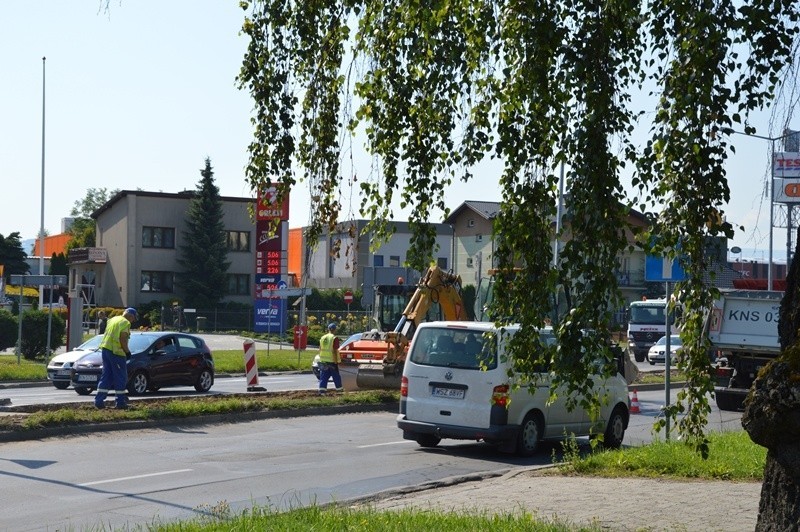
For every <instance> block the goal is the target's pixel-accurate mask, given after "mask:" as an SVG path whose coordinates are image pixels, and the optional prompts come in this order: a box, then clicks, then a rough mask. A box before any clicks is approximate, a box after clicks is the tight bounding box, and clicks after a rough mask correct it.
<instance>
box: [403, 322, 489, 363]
mask: <svg viewBox="0 0 800 532" xmlns="http://www.w3.org/2000/svg"><path fill="white" fill-rule="evenodd" d="M413 343H414V345H413V347H412V350H411V353H410V355H409V357H410V360H411V361H412V362H414V363H415V364H420V365H425V366H441V367H449V368H462V369H475V370H479V369H484V368H485V369H495V368H496V367H497V349H496V348H495V345H496V342H495V341H494V340H493V339H491V340H489V339H486V338H485V337H484V336H483V334H482V331H473V330H470V329H453V328H441V329H440V328H436V327H428V328H423V329H419V330H417V332H416V334H415V335H414V342H413Z"/></svg>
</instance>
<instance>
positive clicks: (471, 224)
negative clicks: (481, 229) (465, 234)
mask: <svg viewBox="0 0 800 532" xmlns="http://www.w3.org/2000/svg"><path fill="white" fill-rule="evenodd" d="M467 227H475V220H467Z"/></svg>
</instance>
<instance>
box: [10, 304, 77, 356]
mask: <svg viewBox="0 0 800 532" xmlns="http://www.w3.org/2000/svg"><path fill="white" fill-rule="evenodd" d="M49 318H50V313H49V312H47V311H43V310H27V311H25V312H24V313H23V314H22V342H21V345H20V353H21V354H22V356H23V357H25V359H26V360H35V359H37V358H42V359H43V358H45V357H46V355H47V325H48V320H49ZM52 320H53V321H52V323H51V324H50V349H51V350H55V349H57V348H58V347H60V346H62V345H64V335H65V333H66V330H67V327H66V321H65V320H64V318H63V317H62V316H61V313H60V312H53V315H52ZM18 338H19V318H18V317H17V316H15V315H14V314H12V313H10V312H9V311H7V310H0V349H8V348H9V347H14V346H16V345H17V339H18Z"/></svg>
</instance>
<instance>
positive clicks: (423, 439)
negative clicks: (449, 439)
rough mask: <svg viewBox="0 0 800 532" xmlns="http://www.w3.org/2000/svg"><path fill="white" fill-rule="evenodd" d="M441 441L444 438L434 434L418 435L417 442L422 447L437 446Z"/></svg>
mask: <svg viewBox="0 0 800 532" xmlns="http://www.w3.org/2000/svg"><path fill="white" fill-rule="evenodd" d="M440 441H442V439H441V438H439V437H438V436H435V435H433V434H418V435H417V443H418V444H419V446H420V447H436V446H437V445H439V442H440Z"/></svg>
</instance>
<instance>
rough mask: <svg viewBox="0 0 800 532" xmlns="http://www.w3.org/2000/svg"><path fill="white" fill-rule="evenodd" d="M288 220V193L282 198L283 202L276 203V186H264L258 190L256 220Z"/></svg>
mask: <svg viewBox="0 0 800 532" xmlns="http://www.w3.org/2000/svg"><path fill="white" fill-rule="evenodd" d="M276 218H277V219H279V220H288V219H289V194H288V193H287V194H286V197H284V198H283V203H278V187H277V186H271V187H266V188H263V189H261V190H259V191H258V202H257V203H256V220H274V219H276Z"/></svg>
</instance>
